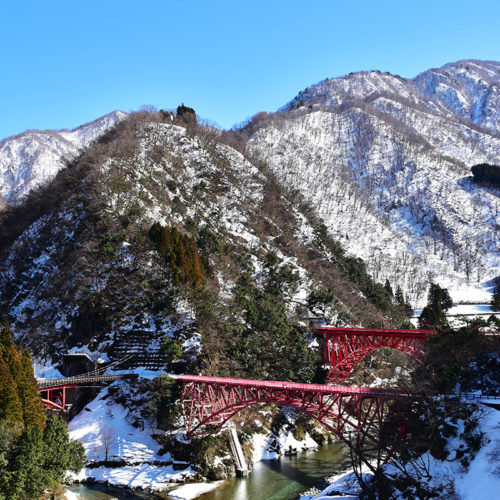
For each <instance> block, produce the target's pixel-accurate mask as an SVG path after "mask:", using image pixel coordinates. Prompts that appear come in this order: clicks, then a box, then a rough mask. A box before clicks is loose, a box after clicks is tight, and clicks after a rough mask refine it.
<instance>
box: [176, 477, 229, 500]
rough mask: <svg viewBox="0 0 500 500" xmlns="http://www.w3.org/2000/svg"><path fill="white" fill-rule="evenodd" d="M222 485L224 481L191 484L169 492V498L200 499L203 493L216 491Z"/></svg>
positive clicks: (180, 499) (179, 499)
mask: <svg viewBox="0 0 500 500" xmlns="http://www.w3.org/2000/svg"><path fill="white" fill-rule="evenodd" d="M221 484H222V481H214V482H212V483H190V484H185V485H184V486H181V487H180V488H176V489H175V490H172V491H169V492H168V495H167V498H175V499H177V500H192V499H193V498H196V497H199V496H200V495H202V494H203V493H207V492H209V491H212V490H214V489H215V488H217V487H218V486H220V485H221Z"/></svg>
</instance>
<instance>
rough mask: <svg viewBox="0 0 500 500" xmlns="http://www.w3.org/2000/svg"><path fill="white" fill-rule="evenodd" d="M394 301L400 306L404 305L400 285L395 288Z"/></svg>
mask: <svg viewBox="0 0 500 500" xmlns="http://www.w3.org/2000/svg"><path fill="white" fill-rule="evenodd" d="M396 302H397V303H398V304H399V305H400V306H404V305H405V296H404V295H403V290H401V287H400V286H399V285H398V286H397V288H396Z"/></svg>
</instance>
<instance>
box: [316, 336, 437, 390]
mask: <svg viewBox="0 0 500 500" xmlns="http://www.w3.org/2000/svg"><path fill="white" fill-rule="evenodd" d="M314 333H317V334H320V335H324V337H325V348H324V361H325V365H327V366H328V376H327V378H328V380H331V381H342V380H345V379H346V378H347V377H348V376H349V375H350V373H351V372H352V370H353V369H354V368H355V367H356V365H357V364H358V363H359V362H360V361H361V360H362V359H363V358H364V357H365V356H366V355H368V354H370V353H372V352H373V351H375V350H377V349H380V348H382V347H390V348H391V349H397V350H398V351H402V352H404V353H406V354H408V356H411V357H412V358H413V359H415V360H416V361H417V362H421V358H422V356H423V353H424V346H425V343H426V341H427V337H428V336H429V335H432V334H434V333H435V331H434V330H395V329H391V330H388V329H368V328H334V327H320V328H316V329H315V330H314Z"/></svg>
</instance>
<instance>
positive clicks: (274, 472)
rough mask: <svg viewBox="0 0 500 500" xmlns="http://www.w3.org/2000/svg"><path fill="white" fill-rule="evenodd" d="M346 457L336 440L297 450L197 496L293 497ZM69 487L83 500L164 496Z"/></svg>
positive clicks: (206, 499) (208, 499)
mask: <svg viewBox="0 0 500 500" xmlns="http://www.w3.org/2000/svg"><path fill="white" fill-rule="evenodd" d="M346 457H347V454H346V451H345V448H344V446H343V445H341V444H338V443H337V444H331V445H326V446H321V447H319V448H318V449H317V450H310V451H305V452H300V453H299V454H298V455H297V456H295V457H281V459H280V460H273V461H265V462H259V463H257V464H255V466H254V469H253V471H252V472H251V473H250V475H249V476H248V477H246V478H242V479H237V478H231V479H228V480H227V481H224V483H223V484H222V485H221V486H220V487H219V488H217V489H215V490H213V491H211V492H209V493H206V494H204V495H202V496H200V497H199V500H295V499H296V498H298V497H299V495H300V494H301V493H303V492H304V491H306V490H308V489H309V488H311V487H312V486H315V485H317V484H318V483H321V481H322V480H323V478H324V477H326V476H330V475H332V474H336V473H340V472H342V471H344V470H346V469H347V468H348V460H347V458H346ZM69 489H70V490H71V491H73V492H75V493H78V494H80V495H81V496H82V497H83V498H84V499H85V500H111V499H112V498H119V499H123V500H137V499H147V500H152V499H158V498H168V496H166V497H165V496H161V497H159V496H157V495H151V494H146V493H141V492H135V491H132V490H122V489H113V488H108V487H105V486H103V485H85V486H84V485H81V486H75V487H70V488H69Z"/></svg>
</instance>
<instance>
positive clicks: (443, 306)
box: [419, 283, 453, 330]
mask: <svg viewBox="0 0 500 500" xmlns="http://www.w3.org/2000/svg"><path fill="white" fill-rule="evenodd" d="M451 307H453V301H452V299H451V297H450V294H449V293H448V289H446V288H441V287H440V286H439V285H438V284H437V283H431V284H430V287H429V295H428V297H427V305H426V306H425V307H424V309H423V310H422V313H421V314H420V318H419V325H420V327H421V328H433V329H436V330H444V329H447V328H448V322H447V320H446V311H447V310H448V309H450V308H451Z"/></svg>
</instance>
